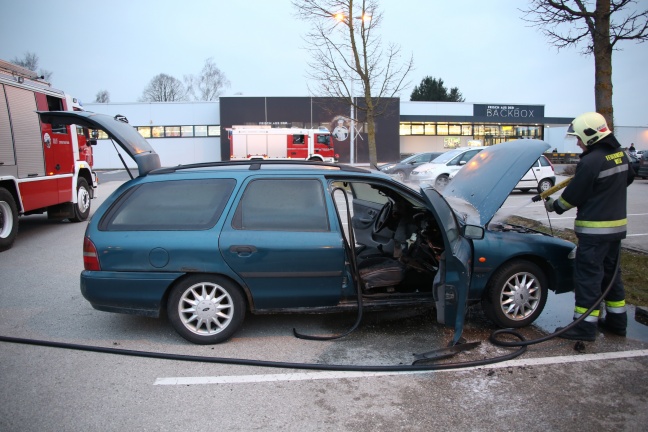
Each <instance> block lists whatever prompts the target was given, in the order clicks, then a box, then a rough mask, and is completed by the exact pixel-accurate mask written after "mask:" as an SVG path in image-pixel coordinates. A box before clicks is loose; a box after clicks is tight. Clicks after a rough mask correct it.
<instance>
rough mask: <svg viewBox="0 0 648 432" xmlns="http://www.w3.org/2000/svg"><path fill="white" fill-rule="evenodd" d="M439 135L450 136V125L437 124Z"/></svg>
mask: <svg viewBox="0 0 648 432" xmlns="http://www.w3.org/2000/svg"><path fill="white" fill-rule="evenodd" d="M437 135H448V123H437Z"/></svg>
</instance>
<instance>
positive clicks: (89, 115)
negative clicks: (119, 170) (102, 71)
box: [38, 111, 160, 176]
mask: <svg viewBox="0 0 648 432" xmlns="http://www.w3.org/2000/svg"><path fill="white" fill-rule="evenodd" d="M38 115H39V116H40V118H41V121H42V122H43V123H54V124H64V125H72V124H76V125H79V126H85V127H88V128H90V129H101V130H103V131H104V132H106V133H107V134H108V136H109V137H110V138H111V139H113V140H114V141H115V142H116V143H117V144H119V146H120V147H121V148H122V149H124V151H125V152H126V153H127V154H128V155H129V156H130V157H131V158H133V160H134V161H135V163H136V164H137V168H138V170H139V175H140V176H145V175H146V174H148V173H149V172H151V171H153V170H154V169H157V168H160V156H159V155H158V154H157V153H156V152H155V150H153V148H152V147H151V145H150V144H149V143H148V142H147V141H146V140H145V139H144V138H143V137H142V136H141V135H140V134H139V132H137V130H135V128H134V127H133V126H131V125H129V124H128V123H126V122H123V121H121V120H116V119H115V118H113V117H111V116H109V115H106V114H97V113H93V112H89V111H38Z"/></svg>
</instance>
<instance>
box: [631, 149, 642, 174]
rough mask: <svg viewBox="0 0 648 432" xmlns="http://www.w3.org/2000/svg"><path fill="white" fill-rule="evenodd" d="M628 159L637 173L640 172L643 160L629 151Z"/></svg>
mask: <svg viewBox="0 0 648 432" xmlns="http://www.w3.org/2000/svg"><path fill="white" fill-rule="evenodd" d="M628 159H629V160H630V166H631V167H632V169H633V170H634V173H635V175H637V174H639V168H640V167H641V160H640V159H639V158H637V157H635V156H632V155H631V154H630V153H628Z"/></svg>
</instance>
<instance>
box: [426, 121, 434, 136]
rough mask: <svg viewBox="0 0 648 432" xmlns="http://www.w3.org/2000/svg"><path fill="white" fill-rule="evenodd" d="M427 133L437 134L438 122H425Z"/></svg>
mask: <svg viewBox="0 0 648 432" xmlns="http://www.w3.org/2000/svg"><path fill="white" fill-rule="evenodd" d="M425 135H436V123H425Z"/></svg>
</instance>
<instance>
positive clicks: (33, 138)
mask: <svg viewBox="0 0 648 432" xmlns="http://www.w3.org/2000/svg"><path fill="white" fill-rule="evenodd" d="M74 110H82V107H81V104H80V103H79V101H78V100H76V99H75V98H72V97H71V96H69V95H67V94H65V93H64V92H62V91H60V90H56V89H54V88H52V87H51V86H50V84H49V83H48V82H46V81H44V80H43V79H42V77H39V76H38V75H37V74H36V73H34V72H32V71H30V70H28V69H25V68H23V67H20V66H18V65H14V64H12V63H9V62H6V61H3V60H0V251H3V250H6V249H9V248H10V247H11V246H12V244H13V243H14V240H15V238H16V236H17V234H18V217H19V216H21V215H31V214H38V213H47V216H48V218H49V219H68V220H70V221H72V222H80V221H84V220H86V219H87V218H88V216H89V215H90V200H91V199H92V198H94V190H95V188H96V187H97V177H96V174H95V173H94V172H93V170H92V163H93V160H92V147H91V145H93V144H96V139H93V138H92V137H91V136H90V133H89V130H88V129H87V128H82V127H79V126H76V125H71V126H66V125H56V124H45V123H41V122H40V120H39V117H38V114H37V111H74Z"/></svg>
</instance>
